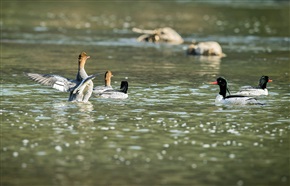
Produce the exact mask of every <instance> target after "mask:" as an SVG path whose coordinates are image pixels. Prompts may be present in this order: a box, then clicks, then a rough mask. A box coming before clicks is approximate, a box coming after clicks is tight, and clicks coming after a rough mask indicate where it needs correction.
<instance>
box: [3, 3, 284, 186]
mask: <svg viewBox="0 0 290 186" xmlns="http://www.w3.org/2000/svg"><path fill="white" fill-rule="evenodd" d="M2 5H3V7H5V8H2V10H1V13H2V18H3V19H2V20H1V23H0V24H1V26H2V32H1V47H2V55H1V82H2V83H1V109H0V115H1V185H19V184H20V183H21V185H201V186H203V185H236V186H243V185H285V186H286V185H289V179H290V178H289V132H288V131H289V127H290V126H289V121H290V120H289V96H290V94H289V84H290V81H289V68H288V67H289V42H290V39H289V32H288V31H289V29H288V30H287V29H285V28H287V27H288V28H289V3H288V4H287V3H285V2H284V1H266V2H265V4H263V5H261V4H257V3H253V2H248V3H243V2H236V1H233V2H231V3H228V1H227V2H223V1H219V2H203V3H202V2H199V3H194V2H191V1H170V2H169V1H166V2H154V3H152V2H146V1H140V2H134V3H132V2H114V3H112V2H85V3H84V2H78V1H76V2H49V1H48V2H46V1H39V2H34V3H29V2H27V3H24V2H18V1H17V2H16V1H11V2H10V1H9V2H8V1H7V2H3V3H2ZM129 7H130V8H129ZM27 10H29V11H27ZM181 10H182V11H181ZM277 20H279V21H278V22H277ZM167 26H168V27H172V28H174V29H175V30H176V31H177V32H178V33H179V34H180V35H181V36H182V37H183V39H184V41H185V42H184V43H183V44H181V45H169V44H166V43H163V44H154V43H142V42H141V43H140V42H138V41H137V40H136V38H137V37H138V34H136V33H134V32H132V28H133V27H138V28H142V29H154V28H159V27H167ZM192 41H196V42H200V41H217V42H219V43H220V44H221V46H222V48H223V52H224V53H226V55H227V56H226V57H223V58H220V57H206V56H188V55H186V49H187V47H188V45H189V44H190V43H191V42H192ZM82 51H85V52H87V53H88V55H90V56H91V58H90V59H89V60H88V61H87V63H86V71H87V72H88V74H94V73H101V75H100V76H97V77H96V78H95V79H94V80H93V82H94V85H95V86H96V85H103V83H104V82H103V74H104V73H105V71H107V70H111V71H112V72H113V74H114V77H113V78H112V86H113V87H114V88H119V86H120V82H121V81H122V80H127V81H128V82H129V91H128V95H129V97H128V99H125V100H110V99H102V98H98V97H96V96H93V97H91V98H90V101H89V102H88V103H72V102H68V101H67V100H68V96H69V94H68V93H62V92H57V91H56V90H54V89H51V88H50V87H45V86H43V85H39V84H37V83H35V82H33V81H31V80H29V79H28V78H27V77H26V76H25V74H24V73H25V72H35V73H42V74H46V73H49V74H58V75H61V76H64V77H67V78H75V75H76V68H77V58H78V55H79V54H80V53H81V52H82ZM262 75H268V76H269V77H270V78H271V79H272V80H273V82H271V83H268V85H267V88H268V90H269V95H268V96H261V97H259V98H257V99H258V100H259V101H260V102H262V103H264V104H265V105H263V106H223V105H216V104H215V97H216V95H217V94H218V92H219V87H218V86H216V85H211V84H210V82H213V81H215V80H216V78H217V77H219V76H224V77H226V78H227V80H228V83H229V89H230V91H231V92H232V93H235V92H237V90H239V88H240V87H241V86H244V85H252V86H257V83H258V80H259V78H260V77H261V76H262Z"/></svg>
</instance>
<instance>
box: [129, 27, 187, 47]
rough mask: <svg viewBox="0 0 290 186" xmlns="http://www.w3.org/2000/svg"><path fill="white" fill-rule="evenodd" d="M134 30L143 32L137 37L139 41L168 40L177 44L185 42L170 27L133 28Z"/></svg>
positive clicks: (156, 41) (167, 41) (154, 41)
mask: <svg viewBox="0 0 290 186" xmlns="http://www.w3.org/2000/svg"><path fill="white" fill-rule="evenodd" d="M132 31H133V32H136V33H140V34H143V35H141V36H139V37H138V38H137V41H139V42H140V41H145V42H152V43H158V42H166V43H170V44H176V45H178V44H181V43H183V39H182V37H181V36H180V35H179V34H178V33H177V32H176V31H175V30H173V29H172V28H170V27H164V28H157V29H154V30H142V29H139V28H133V29H132Z"/></svg>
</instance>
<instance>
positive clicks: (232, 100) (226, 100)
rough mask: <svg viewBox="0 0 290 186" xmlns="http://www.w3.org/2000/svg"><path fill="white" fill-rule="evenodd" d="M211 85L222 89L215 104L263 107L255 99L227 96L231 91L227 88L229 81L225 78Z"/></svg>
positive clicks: (220, 78)
mask: <svg viewBox="0 0 290 186" xmlns="http://www.w3.org/2000/svg"><path fill="white" fill-rule="evenodd" d="M211 84H214V85H219V87H220V92H219V94H218V95H217V97H216V99H215V102H216V103H217V104H219V103H221V104H224V105H263V104H262V103H260V102H258V101H257V100H256V99H255V98H253V97H247V96H242V95H230V96H226V94H227V91H228V92H229V90H228V87H227V80H226V79H225V78H223V77H219V78H217V80H216V81H215V82H211Z"/></svg>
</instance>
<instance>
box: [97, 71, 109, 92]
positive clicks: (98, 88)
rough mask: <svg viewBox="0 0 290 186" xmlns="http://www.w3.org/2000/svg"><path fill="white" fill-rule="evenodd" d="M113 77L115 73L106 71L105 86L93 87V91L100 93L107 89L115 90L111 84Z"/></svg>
mask: <svg viewBox="0 0 290 186" xmlns="http://www.w3.org/2000/svg"><path fill="white" fill-rule="evenodd" d="M111 77H113V73H112V72H111V71H110V70H108V71H106V73H105V85H103V86H96V87H95V88H94V89H93V93H94V94H100V93H102V92H104V91H106V90H113V88H112V86H111Z"/></svg>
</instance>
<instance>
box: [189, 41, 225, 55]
mask: <svg viewBox="0 0 290 186" xmlns="http://www.w3.org/2000/svg"><path fill="white" fill-rule="evenodd" d="M187 54H188V55H204V56H219V57H225V56H226V54H224V53H223V51H222V47H221V45H220V44H219V43H218V42H215V41H206V42H199V43H196V44H194V43H192V44H190V45H189V46H188V48H187Z"/></svg>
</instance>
